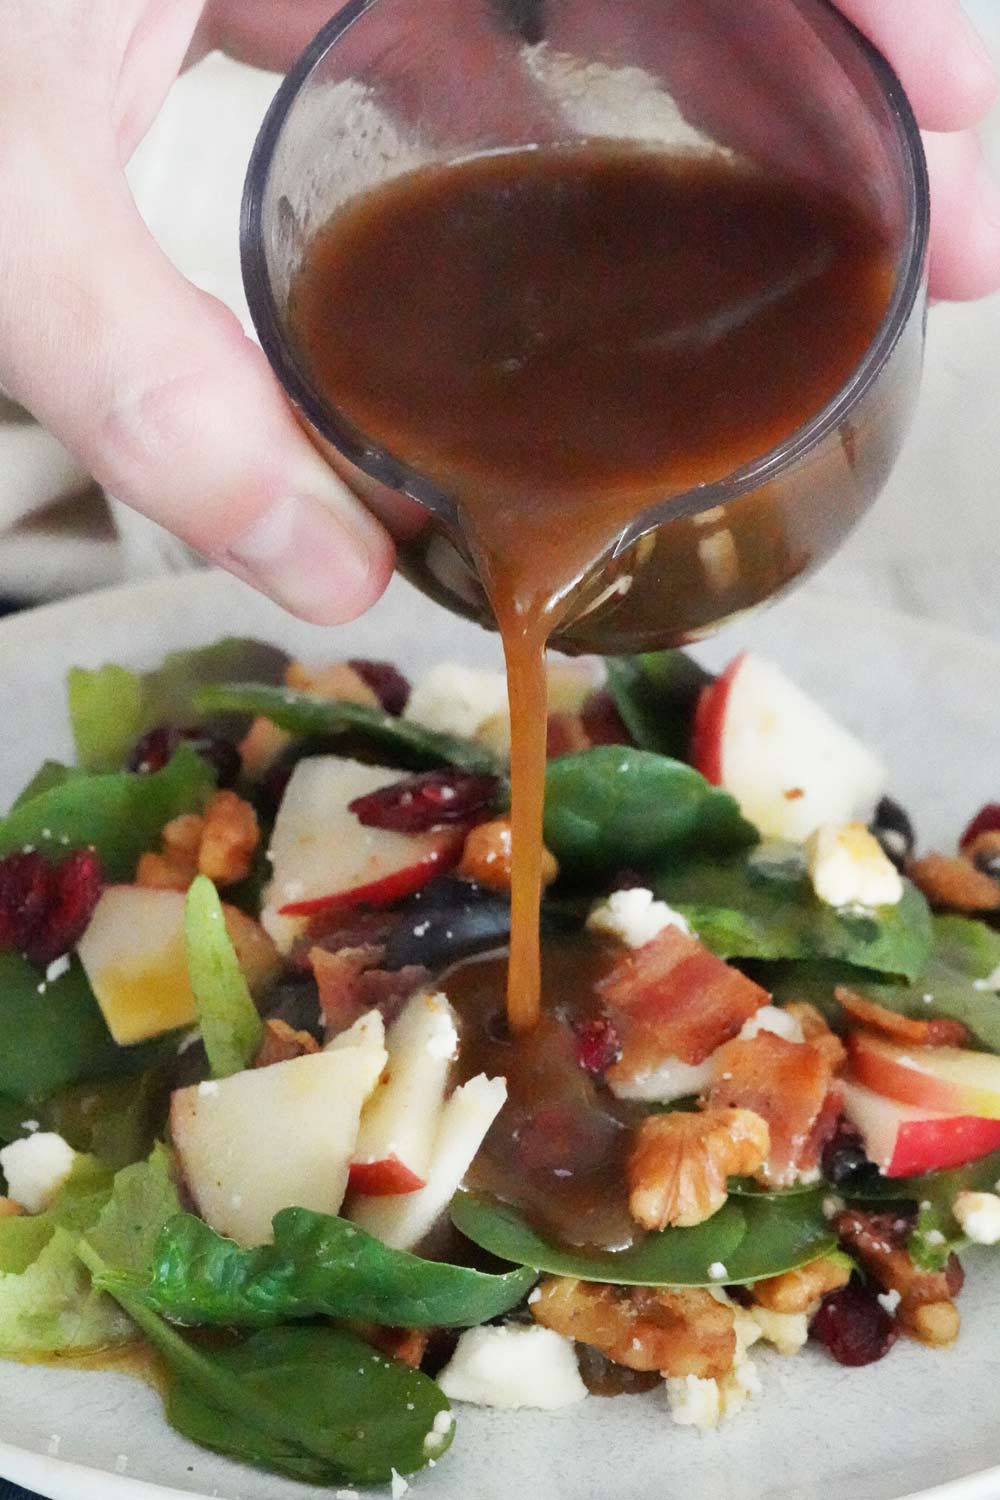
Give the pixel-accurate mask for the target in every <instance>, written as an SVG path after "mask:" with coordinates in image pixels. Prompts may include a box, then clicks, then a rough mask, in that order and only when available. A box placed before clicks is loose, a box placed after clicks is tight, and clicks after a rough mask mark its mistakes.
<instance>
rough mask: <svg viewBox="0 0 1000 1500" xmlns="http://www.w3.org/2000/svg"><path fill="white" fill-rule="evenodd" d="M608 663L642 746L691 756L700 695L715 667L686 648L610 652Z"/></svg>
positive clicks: (614, 691) (628, 724) (618, 699)
mask: <svg viewBox="0 0 1000 1500" xmlns="http://www.w3.org/2000/svg"><path fill="white" fill-rule="evenodd" d="M605 666H606V668H607V673H608V691H609V692H610V693H611V696H612V698H613V699H614V701H615V706H616V708H617V709H618V712H619V714H620V715H621V717H622V722H623V723H624V725H625V728H626V729H627V730H628V732H629V734H630V735H631V736H632V738H633V740H634V741H635V743H636V744H637V745H638V747H639V749H640V750H655V751H656V752H657V754H658V755H669V756H672V757H674V758H675V759H677V760H687V759H688V757H689V756H690V753H691V736H692V734H693V731H694V715H695V709H696V708H697V706H698V696H699V694H700V693H701V690H702V688H704V687H707V686H708V684H709V683H710V682H712V681H713V678H712V675H711V673H710V672H706V671H705V669H704V667H700V666H699V665H698V663H697V662H696V661H695V660H694V658H693V657H690V656H688V655H687V654H686V653H685V652H683V651H651V652H646V653H644V654H642V655H640V656H610V657H608V658H607V660H606V661H605Z"/></svg>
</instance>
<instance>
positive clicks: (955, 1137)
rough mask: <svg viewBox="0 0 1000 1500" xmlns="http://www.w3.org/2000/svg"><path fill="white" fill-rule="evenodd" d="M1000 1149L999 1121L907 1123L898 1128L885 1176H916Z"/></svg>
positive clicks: (959, 1118) (973, 1119)
mask: <svg viewBox="0 0 1000 1500" xmlns="http://www.w3.org/2000/svg"><path fill="white" fill-rule="evenodd" d="M997 1150H1000V1120H981V1119H979V1118H978V1117H977V1116H976V1115H956V1116H954V1118H952V1119H949V1120H909V1121H907V1122H906V1123H905V1124H903V1125H901V1126H900V1130H899V1134H898V1135H897V1137H896V1146H895V1150H894V1151H893V1153H892V1161H891V1162H890V1163H889V1165H888V1166H887V1167H884V1168H883V1169H882V1171H883V1175H884V1176H885V1177H919V1176H921V1175H922V1174H923V1173H924V1172H940V1171H944V1169H945V1168H947V1167H964V1166H965V1164H966V1162H970V1161H976V1160H977V1159H978V1158H979V1157H980V1156H988V1155H989V1153H990V1152H991V1151H997Z"/></svg>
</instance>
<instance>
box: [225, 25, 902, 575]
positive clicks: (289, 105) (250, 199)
mask: <svg viewBox="0 0 1000 1500" xmlns="http://www.w3.org/2000/svg"><path fill="white" fill-rule="evenodd" d="M382 3H383V0H348V3H347V4H345V5H343V6H342V7H341V9H340V10H338V11H337V12H336V14H335V15H334V16H332V17H331V19H330V20H329V21H327V22H326V24H325V25H324V26H323V27H322V28H321V29H320V31H318V32H317V34H316V36H315V37H314V38H313V40H312V41H311V42H310V43H309V45H308V46H307V47H306V48H305V50H304V51H303V52H302V53H301V54H300V56H299V57H298V58H297V59H296V61H295V63H294V64H293V66H292V67H291V68H290V69H289V71H288V73H287V74H286V75H285V77H284V78H283V79H282V82H281V84H280V86H279V88H278V90H277V93H276V94H275V96H274V98H273V100H272V101H271V104H270V106H269V108H268V110H267V113H266V114H265V116H264V119H263V121H262V123H261V126H260V130H259V131H258V134H257V138H256V140H255V142H254V146H253V150H252V152H251V154H250V160H249V163H248V166H247V172H246V179H245V182H244V188H243V198H242V204H241V209H240V265H241V269H242V275H243V286H244V291H245V293H246V298H247V305H248V307H249V311H250V317H251V319H252V321H253V325H254V328H255V329H256V332H257V336H258V338H259V340H260V345H261V348H262V350H263V352H264V354H265V355H266V357H267V360H268V363H269V364H270V366H271V368H272V370H273V371H274V373H275V375H276V376H277V377H278V380H279V381H280V383H281V385H282V387H283V389H284V391H285V393H286V395H287V396H288V397H289V399H290V400H291V401H292V402H293V404H294V405H295V406H297V407H298V408H299V409H300V411H301V412H302V413H303V414H304V416H305V417H306V418H307V419H308V421H309V422H310V424H311V425H312V427H313V428H314V429H315V430H316V432H318V434H319V435H320V437H322V438H324V439H325V440H326V441H327V442H329V443H331V444H332V445H333V447H335V448H336V449H337V451H338V452H340V453H341V454H343V456H344V457H345V458H346V459H347V460H348V461H349V462H350V463H351V464H353V465H354V466H355V467H356V468H358V469H360V470H361V471H362V472H363V473H365V474H367V475H368V476H369V477H370V478H372V479H374V480H375V481H376V482H377V483H379V484H382V485H385V486H387V487H388V488H389V489H392V490H397V491H400V492H402V493H404V494H406V495H408V496H410V497H411V498H412V499H414V500H416V501H418V502H419V503H420V504H422V505H424V506H425V507H426V508H427V509H428V510H429V511H431V512H433V513H434V514H436V515H438V516H440V517H442V518H443V519H445V520H446V521H448V522H450V523H451V525H452V526H453V527H455V526H457V522H458V504H457V502H456V500H455V498H454V497H453V496H452V495H450V494H449V493H448V492H447V490H445V489H443V488H441V487H439V486H438V485H437V484H436V483H435V482H434V481H433V480H432V479H430V478H429V477H428V476H426V475H425V474H422V473H421V472H420V470H419V469H417V468H414V467H413V466H412V465H410V464H408V463H406V462H405V461H404V460H402V459H399V458H397V457H396V456H395V455H394V454H392V453H390V452H389V450H388V449H386V448H384V447H382V446H381V445H380V444H379V443H376V442H373V441H372V440H371V439H369V438H367V437H366V436H365V435H364V433H363V432H361V430H360V429H359V428H358V427H357V426H356V425H355V424H354V423H353V422H351V421H350V419H349V418H348V417H346V416H345V415H344V413H342V412H341V411H339V410H338V409H337V407H336V406H334V405H332V404H331V403H330V402H328V401H327V400H326V399H325V398H324V397H323V396H322V395H321V394H320V393H319V391H318V390H317V389H316V387H315V385H314V384H313V382H312V381H311V379H310V377H309V374H308V371H307V370H306V369H305V367H304V366H303V364H302V363H301V362H300V360H299V359H298V358H297V357H296V352H295V350H294V348H293V346H292V344H291V342H290V340H289V339H288V337H287V336H286V333H285V331H284V328H283V326H282V321H281V318H280V316H279V312H278V307H277V304H276V302H275V298H274V292H273V287H272V284H271V278H270V276H269V274H268V269H267V264H266V259H265V256H264V250H263V223H262V220H263V207H264V197H265V192H266V189H267V185H268V176H269V172H270V167H271V163H272V161H273V159H274V154H275V151H276V148H277V145H278V142H279V140H280V138H281V134H282V131H283V129H284V126H285V123H286V121H287V119H288V116H289V115H290V113H291V111H292V109H293V108H294V106H295V104H296V102H297V100H298V97H299V94H300V92H301V90H302V88H303V86H304V85H305V83H306V82H307V81H308V79H309V77H310V75H311V74H312V72H313V71H314V69H315V68H316V67H317V66H318V65H319V64H320V63H321V62H322V60H323V58H324V57H325V56H326V55H327V53H328V52H329V51H330V50H331V49H332V48H333V47H335V46H336V44H337V42H338V41H339V40H340V38H341V37H342V36H343V35H344V34H345V32H346V31H348V30H349V28H350V27H351V26H353V25H354V24H355V22H357V21H358V20H360V19H361V18H362V17H363V16H364V15H365V14H366V13H367V12H368V11H370V10H373V9H374V8H375V7H376V6H377V5H380V4H382ZM821 3H822V4H823V5H824V7H825V8H826V9H827V10H828V11H829V12H830V14H831V16H833V17H835V18H836V21H837V22H838V23H839V25H840V27H841V29H842V30H843V32H844V35H845V36H846V37H847V38H849V39H850V41H851V43H852V45H853V46H854V48H855V50H856V51H857V53H858V54H859V55H860V56H861V57H862V58H863V59H864V60H865V62H866V63H867V65H868V67H869V69H870V70H871V72H872V74H873V75H874V78H875V81H876V83H877V85H878V86H879V87H880V89H881V92H882V95H883V98H884V100H885V102H886V104H887V105H888V107H889V114H890V117H891V119H892V122H893V124H894V126H895V134H896V140H897V143H898V145H899V147H900V154H901V158H902V163H903V172H904V177H905V181H904V183H903V187H904V190H905V193H906V198H907V210H908V222H907V224H906V227H905V231H904V233H905V241H904V246H903V251H902V255H903V264H902V266H901V268H900V272H899V275H898V276H897V279H896V286H895V289H894V292H893V296H892V298H891V300H890V302H889V306H888V307H887V309H886V311H885V313H884V315H883V318H882V321H881V323H880V324H879V327H878V330H877V332H876V333H875V336H874V338H873V339H872V341H871V343H870V344H869V346H868V348H867V350H866V351H865V354H864V355H863V356H862V358H861V359H860V360H859V362H858V364H857V365H856V366H855V368H854V370H853V371H852V372H851V375H850V376H849V377H848V379H847V380H846V381H845V382H844V384H843V386H842V387H841V388H840V390H839V391H838V392H837V393H836V394H835V395H834V396H833V397H831V399H830V400H829V401H828V402H827V403H826V404H825V405H824V406H823V407H821V408H820V410H819V411H817V412H816V413H815V414H814V415H813V416H812V417H810V418H809V420H808V421H806V422H804V423H802V424H801V425H800V426H799V427H797V428H796V429H795V431H794V432H792V433H790V434H789V435H788V437H787V438H785V439H784V440H783V441H782V442H781V443H779V444H778V445H777V446H776V447H774V448H771V449H769V450H768V451H767V452H766V453H763V454H761V455H760V457H758V458H755V459H753V460H751V462H750V463H748V464H745V465H743V466H741V467H740V468H737V469H734V470H733V471H731V473H729V474H727V475H726V476H725V477H724V478H722V479H719V480H714V481H712V482H711V483H710V484H704V485H696V486H694V487H692V488H691V489H689V490H686V491H684V492H682V493H681V494H679V495H672V496H669V497H667V498H665V499H663V500H656V501H653V502H652V503H651V504H649V505H647V506H646V507H645V508H644V509H643V510H642V511H641V512H640V513H639V514H638V515H637V516H636V517H635V519H634V520H633V521H632V522H630V523H629V525H628V526H627V527H626V528H625V529H624V530H623V531H622V533H621V534H620V535H619V537H618V538H617V540H616V542H615V543H614V544H613V545H612V547H611V548H610V549H609V550H610V551H611V552H612V553H614V554H617V553H620V552H621V551H623V550H624V549H625V548H626V547H628V546H631V545H632V544H633V543H634V542H635V541H637V540H638V539H639V537H640V536H642V535H643V534H644V533H646V532H648V531H650V530H652V529H653V528H655V527H656V526H658V525H661V524H663V522H665V521H668V520H683V519H688V518H690V517H692V516H696V515H700V514H703V513H704V512H706V511H709V510H714V509H718V508H721V507H724V506H727V505H729V504H731V503H732V502H733V501H735V500H738V499H739V498H740V497H741V496H743V495H745V494H747V493H748V492H751V491H753V490H756V489H758V488H759V487H760V486H761V485H763V484H766V483H768V482H770V481H771V480H774V479H776V478H778V477H779V476H780V475H781V474H783V473H785V472H786V471H787V470H789V469H791V468H793V467H794V466H795V465H797V464H798V463H800V462H801V461H802V460H803V459H805V458H806V457H807V456H808V455H809V453H810V452H811V451H812V450H814V449H816V448H818V447H819V446H820V444H821V443H822V442H823V441H824V440H825V439H826V438H827V437H829V436H830V434H831V433H832V432H834V431H835V430H836V429H837V428H838V427H839V426H840V425H841V423H842V422H844V421H845V420H846V419H847V418H848V417H849V416H850V415H851V413H852V412H853V411H855V410H856V409H857V407H858V406H859V405H860V404H861V402H862V401H863V400H864V398H865V396H866V395H867V394H868V392H869V391H870V390H871V388H872V387H873V386H874V385H875V383H876V382H877V381H878V379H879V377H880V376H881V374H882V372H883V370H884V369H885V367H886V365H887V364H888V362H889V360H890V359H891V357H892V355H893V352H894V351H895V349H896V346H897V344H898V343H899V341H900V339H901V338H902V335H903V333H904V332H905V330H906V328H907V327H908V326H909V322H910V318H911V316H912V314H913V312H914V309H915V307H916V305H917V302H918V299H919V297H920V293H921V290H922V289H923V286H924V282H925V273H926V268H927V261H928V247H929V242H930V219H931V195H930V181H929V178H928V171H927V159H926V156H925V153H924V148H923V142H922V140H921V136H920V129H919V126H918V124H917V120H916V116H915V115H914V113H913V108H912V106H911V104H910V101H909V99H908V98H907V95H906V92H905V90H904V89H903V86H902V84H901V83H900V81H899V78H898V77H897V75H896V73H895V71H894V69H893V68H892V67H891V66H890V64H889V63H888V62H887V61H886V59H885V58H884V57H883V55H882V54H881V52H879V51H878V49H877V48H876V47H875V46H874V44H873V43H872V42H870V41H869V39H868V38H867V37H866V36H865V35H864V33H863V32H861V31H859V30H858V28H857V27H856V26H854V25H853V23H852V22H850V21H849V20H848V19H847V17H846V16H844V15H843V13H842V12H841V11H840V10H839V9H838V8H837V6H836V5H835V4H834V3H833V0H821Z"/></svg>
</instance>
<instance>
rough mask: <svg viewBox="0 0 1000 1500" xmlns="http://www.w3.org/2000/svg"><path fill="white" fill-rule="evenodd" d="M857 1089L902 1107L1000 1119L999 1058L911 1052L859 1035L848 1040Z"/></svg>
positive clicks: (942, 1050) (957, 1050)
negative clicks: (866, 1089)
mask: <svg viewBox="0 0 1000 1500" xmlns="http://www.w3.org/2000/svg"><path fill="white" fill-rule="evenodd" d="M847 1050H848V1052H849V1053H850V1058H851V1070H852V1074H853V1077H854V1078H855V1079H856V1080H857V1082H858V1083H864V1084H867V1086H868V1087H869V1088H871V1089H874V1090H875V1091H876V1093H879V1094H884V1095H885V1096H886V1097H887V1098H889V1099H897V1100H899V1102H900V1103H901V1104H914V1105H916V1106H917V1107H918V1108H919V1109H932V1110H939V1111H940V1112H941V1113H942V1114H947V1115H976V1116H978V1117H979V1118H980V1119H985V1120H998V1119H1000V1057H997V1056H996V1055H995V1054H994V1053H992V1052H970V1051H967V1050H966V1049H965V1048H963V1047H906V1046H900V1045H899V1043H897V1042H890V1041H888V1040H886V1038H884V1037H880V1036H874V1035H872V1033H871V1032H868V1031H856V1032H854V1033H852V1035H851V1036H849V1037H848V1039H847Z"/></svg>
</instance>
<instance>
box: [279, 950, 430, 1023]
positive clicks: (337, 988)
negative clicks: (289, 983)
mask: <svg viewBox="0 0 1000 1500" xmlns="http://www.w3.org/2000/svg"><path fill="white" fill-rule="evenodd" d="M384 955H385V949H384V948H383V947H381V946H380V945H378V944H376V943H362V944H360V945H358V946H355V947H348V948H338V949H337V951H336V952H335V953H331V952H330V951H329V949H327V948H320V947H313V948H310V950H309V964H310V967H311V968H312V971H313V975H314V977H315V979H316V984H317V986H318V987H319V1008H320V1011H321V1013H322V1016H323V1020H324V1023H325V1025H326V1033H327V1036H335V1035H336V1034H337V1033H338V1032H341V1031H346V1030H347V1028H348V1026H353V1025H354V1022H355V1021H356V1020H357V1019H358V1018H359V1016H363V1015H364V1014H365V1013H366V1011H369V1010H378V1011H380V1012H381V1013H382V1018H383V1020H384V1021H385V1022H386V1024H387V1025H389V1024H391V1022H393V1021H394V1020H395V1019H396V1016H397V1015H398V1014H399V1012H400V1010H401V1009H402V1006H403V1002H404V1001H406V1000H408V999H409V998H410V996H411V995H412V994H413V993H414V991H416V990H418V989H420V987H421V985H424V984H426V983H427V981H428V979H429V978H430V972H429V970H427V969H425V968H424V967H423V966H422V965H421V964H407V965H406V966H405V968H402V969H380V968H379V967H378V965H379V963H380V962H381V960H382V958H383V957H384Z"/></svg>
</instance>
